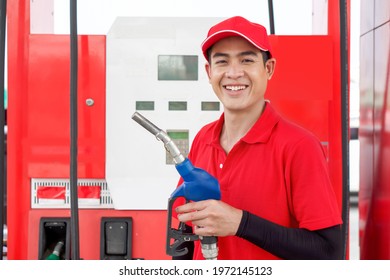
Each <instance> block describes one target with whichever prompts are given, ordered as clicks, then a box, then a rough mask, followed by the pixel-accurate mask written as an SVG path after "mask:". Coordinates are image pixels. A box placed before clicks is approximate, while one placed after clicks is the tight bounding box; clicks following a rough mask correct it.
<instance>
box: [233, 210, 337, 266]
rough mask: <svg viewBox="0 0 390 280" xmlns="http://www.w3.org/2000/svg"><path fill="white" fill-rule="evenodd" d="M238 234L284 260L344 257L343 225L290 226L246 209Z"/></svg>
mask: <svg viewBox="0 0 390 280" xmlns="http://www.w3.org/2000/svg"><path fill="white" fill-rule="evenodd" d="M236 236H238V237H241V238H244V239H246V240H248V241H250V242H251V243H253V244H255V245H257V246H259V247H261V248H263V249H264V250H266V251H268V252H270V253H271V254H273V255H275V256H277V257H279V258H282V259H290V260H294V259H295V260H314V259H317V260H337V259H341V258H342V241H341V240H342V238H341V226H340V225H337V226H333V227H329V228H325V229H321V230H316V231H309V230H306V229H302V228H287V227H284V226H280V225H278V224H275V223H272V222H270V221H267V220H265V219H262V218H260V217H258V216H255V215H253V214H251V213H249V212H246V211H243V217H242V219H241V223H240V226H239V228H238V231H237V234H236Z"/></svg>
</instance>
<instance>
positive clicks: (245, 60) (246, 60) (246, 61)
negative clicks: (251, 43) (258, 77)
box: [242, 57, 254, 64]
mask: <svg viewBox="0 0 390 280" xmlns="http://www.w3.org/2000/svg"><path fill="white" fill-rule="evenodd" d="M253 62H254V59H253V58H248V57H246V58H243V59H242V63H244V64H249V63H253Z"/></svg>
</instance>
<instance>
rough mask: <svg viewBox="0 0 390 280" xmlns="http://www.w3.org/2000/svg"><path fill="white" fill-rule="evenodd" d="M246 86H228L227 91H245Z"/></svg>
mask: <svg viewBox="0 0 390 280" xmlns="http://www.w3.org/2000/svg"><path fill="white" fill-rule="evenodd" d="M245 88H246V86H226V89H228V90H233V91H236V90H243V89H245Z"/></svg>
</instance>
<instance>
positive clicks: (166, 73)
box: [158, 55, 198, 81]
mask: <svg viewBox="0 0 390 280" xmlns="http://www.w3.org/2000/svg"><path fill="white" fill-rule="evenodd" d="M158 80H159V81H197V80H198V56H197V55H159V56H158Z"/></svg>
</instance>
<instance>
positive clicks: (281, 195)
mask: <svg viewBox="0 0 390 280" xmlns="http://www.w3.org/2000/svg"><path fill="white" fill-rule="evenodd" d="M223 123H224V115H223V114H222V116H221V117H220V119H219V120H218V121H215V122H213V123H210V124H208V125H206V126H204V127H203V128H202V129H201V130H200V131H199V133H198V134H197V135H196V137H195V139H194V141H193V144H192V146H191V151H190V154H189V158H190V160H191V161H192V163H193V164H194V166H196V167H199V168H203V169H205V170H207V171H208V172H209V173H211V174H212V175H214V176H215V177H216V178H217V179H218V181H219V183H220V187H221V193H222V201H224V202H226V203H228V204H229V205H231V206H233V207H236V208H239V209H243V210H246V211H248V212H250V213H252V214H255V215H258V216H260V217H262V218H264V219H267V220H269V221H272V222H274V223H277V224H279V225H283V226H286V227H293V228H306V229H309V230H318V229H322V228H326V227H330V226H334V225H337V224H341V223H342V221H341V214H340V211H339V208H338V205H337V201H336V196H335V193H334V189H333V187H332V184H331V182H330V179H329V174H328V165H327V162H326V158H325V155H324V152H323V148H322V146H321V144H320V142H319V140H318V139H317V138H316V137H315V136H314V135H313V134H311V133H310V132H308V131H306V130H304V129H302V128H301V127H299V126H297V125H295V124H293V123H291V122H288V121H287V120H285V119H283V118H282V117H281V116H280V115H279V114H278V113H277V112H276V111H275V110H274V109H273V108H272V107H271V105H270V104H269V103H267V104H266V107H265V109H264V112H263V114H262V115H261V117H260V118H259V120H258V121H257V122H256V123H255V124H254V126H253V127H252V128H251V130H250V131H249V132H248V133H247V134H246V135H245V136H244V137H243V138H242V139H241V140H240V141H239V142H238V143H237V144H236V145H235V146H234V147H233V149H232V150H231V151H230V152H229V154H228V155H226V153H225V151H224V150H223V149H222V147H221V145H220V134H221V131H222V126H223ZM218 246H219V254H218V259H234V260H238V259H278V258H277V257H276V256H274V255H272V254H270V253H268V252H266V251H265V250H263V249H261V248H260V247H258V246H255V245H253V244H252V243H250V242H248V241H246V240H244V239H242V238H240V237H236V236H229V237H219V238H218ZM194 259H203V256H202V253H201V251H200V246H199V242H195V251H194Z"/></svg>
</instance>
